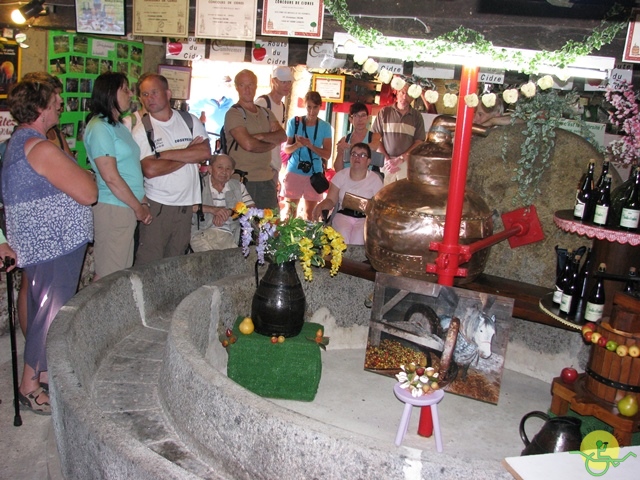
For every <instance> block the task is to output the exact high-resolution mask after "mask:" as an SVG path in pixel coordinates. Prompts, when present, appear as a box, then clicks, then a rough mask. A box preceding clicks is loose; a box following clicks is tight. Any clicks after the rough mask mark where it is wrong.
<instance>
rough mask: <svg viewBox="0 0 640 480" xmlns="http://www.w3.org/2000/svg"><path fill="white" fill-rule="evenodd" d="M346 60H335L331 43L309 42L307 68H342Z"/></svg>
mask: <svg viewBox="0 0 640 480" xmlns="http://www.w3.org/2000/svg"><path fill="white" fill-rule="evenodd" d="M345 63H347V59H346V58H344V57H343V58H336V56H335V51H334V48H333V42H323V41H321V40H309V48H308V49H307V68H326V69H327V70H331V69H333V68H341V67H344V65H345Z"/></svg>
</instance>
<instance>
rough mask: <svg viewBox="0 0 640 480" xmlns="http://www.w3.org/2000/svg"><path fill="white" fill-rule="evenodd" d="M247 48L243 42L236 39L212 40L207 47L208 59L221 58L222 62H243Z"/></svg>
mask: <svg viewBox="0 0 640 480" xmlns="http://www.w3.org/2000/svg"><path fill="white" fill-rule="evenodd" d="M246 50H247V44H246V43H245V42H238V41H236V40H212V41H211V48H210V49H209V60H222V61H223V62H244V54H245V52H246Z"/></svg>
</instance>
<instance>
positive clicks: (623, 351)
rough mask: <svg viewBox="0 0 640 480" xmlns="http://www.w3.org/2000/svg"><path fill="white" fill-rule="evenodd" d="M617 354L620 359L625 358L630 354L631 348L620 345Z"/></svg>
mask: <svg viewBox="0 0 640 480" xmlns="http://www.w3.org/2000/svg"><path fill="white" fill-rule="evenodd" d="M616 353H617V354H618V356H620V357H625V356H626V355H627V353H629V347H627V346H626V345H618V348H616Z"/></svg>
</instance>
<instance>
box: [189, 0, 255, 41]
mask: <svg viewBox="0 0 640 480" xmlns="http://www.w3.org/2000/svg"><path fill="white" fill-rule="evenodd" d="M257 11H258V0H196V36H198V37H204V38H219V39H224V40H245V41H251V42H252V41H254V40H255V39H256V12H257Z"/></svg>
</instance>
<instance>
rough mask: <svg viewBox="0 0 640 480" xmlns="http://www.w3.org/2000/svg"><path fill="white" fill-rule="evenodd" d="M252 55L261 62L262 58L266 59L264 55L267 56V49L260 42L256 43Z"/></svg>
mask: <svg viewBox="0 0 640 480" xmlns="http://www.w3.org/2000/svg"><path fill="white" fill-rule="evenodd" d="M252 55H253V58H255V59H256V60H257V61H259V62H261V61H262V60H264V57H266V56H267V49H266V48H264V47H263V46H261V45H260V44H259V43H256V47H255V48H254V49H253V52H252Z"/></svg>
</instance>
